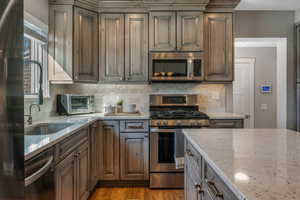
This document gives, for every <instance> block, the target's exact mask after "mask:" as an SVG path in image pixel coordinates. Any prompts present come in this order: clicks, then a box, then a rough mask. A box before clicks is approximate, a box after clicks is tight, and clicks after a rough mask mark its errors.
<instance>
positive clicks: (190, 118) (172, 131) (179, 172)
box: [150, 95, 209, 188]
mask: <svg viewBox="0 0 300 200" xmlns="http://www.w3.org/2000/svg"><path fill="white" fill-rule="evenodd" d="M197 102H198V100H197V95H150V119H151V122H150V123H151V134H150V187H151V188H183V184H184V181H183V177H184V175H183V169H176V164H175V154H176V151H182V152H183V149H184V143H183V141H181V143H180V142H178V141H176V137H177V136H178V135H179V134H181V129H183V128H184V129H187V128H202V127H206V126H209V118H208V116H207V115H206V114H205V113H202V112H200V111H199V107H198V104H197Z"/></svg>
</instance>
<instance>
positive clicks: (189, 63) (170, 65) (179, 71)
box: [149, 52, 204, 82]
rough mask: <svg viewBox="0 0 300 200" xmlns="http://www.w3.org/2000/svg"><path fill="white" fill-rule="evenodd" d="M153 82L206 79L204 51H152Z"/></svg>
mask: <svg viewBox="0 0 300 200" xmlns="http://www.w3.org/2000/svg"><path fill="white" fill-rule="evenodd" d="M149 58H150V61H149V64H150V65H149V66H150V70H149V72H150V80H151V82H192V81H202V80H203V79H204V64H203V62H204V59H203V53H202V52H153V53H150V56H149Z"/></svg>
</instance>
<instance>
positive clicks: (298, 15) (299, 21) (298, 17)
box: [295, 9, 300, 23]
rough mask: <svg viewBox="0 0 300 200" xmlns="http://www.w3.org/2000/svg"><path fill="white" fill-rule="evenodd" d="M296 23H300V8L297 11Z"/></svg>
mask: <svg viewBox="0 0 300 200" xmlns="http://www.w3.org/2000/svg"><path fill="white" fill-rule="evenodd" d="M295 23H300V9H299V10H296V11H295Z"/></svg>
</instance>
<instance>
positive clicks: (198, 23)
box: [177, 12, 204, 51]
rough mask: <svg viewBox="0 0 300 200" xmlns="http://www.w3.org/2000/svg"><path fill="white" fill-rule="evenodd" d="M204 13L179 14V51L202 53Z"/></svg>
mask: <svg viewBox="0 0 300 200" xmlns="http://www.w3.org/2000/svg"><path fill="white" fill-rule="evenodd" d="M203 18H204V17H203V12H177V50H178V51H202V50H203V48H204V47H203V46H204V45H203V35H204V19H203Z"/></svg>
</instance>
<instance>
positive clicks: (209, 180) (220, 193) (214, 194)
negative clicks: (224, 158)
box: [204, 163, 238, 200]
mask: <svg viewBox="0 0 300 200" xmlns="http://www.w3.org/2000/svg"><path fill="white" fill-rule="evenodd" d="M204 175H205V185H206V192H207V193H208V196H210V197H211V199H212V200H219V199H222V200H238V198H237V197H236V196H235V195H234V194H233V192H232V191H231V190H230V189H229V188H228V187H227V186H226V184H225V183H224V182H223V181H222V180H221V178H220V177H219V176H218V175H217V174H216V172H215V171H214V170H213V169H212V168H211V167H210V166H209V165H208V164H207V163H205V164H204Z"/></svg>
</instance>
